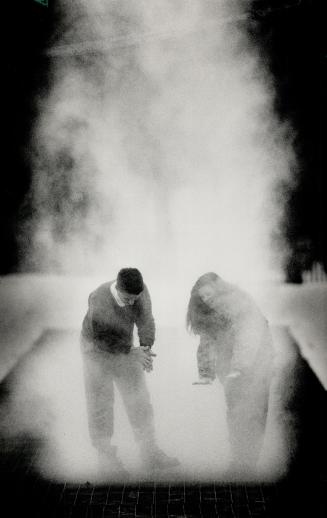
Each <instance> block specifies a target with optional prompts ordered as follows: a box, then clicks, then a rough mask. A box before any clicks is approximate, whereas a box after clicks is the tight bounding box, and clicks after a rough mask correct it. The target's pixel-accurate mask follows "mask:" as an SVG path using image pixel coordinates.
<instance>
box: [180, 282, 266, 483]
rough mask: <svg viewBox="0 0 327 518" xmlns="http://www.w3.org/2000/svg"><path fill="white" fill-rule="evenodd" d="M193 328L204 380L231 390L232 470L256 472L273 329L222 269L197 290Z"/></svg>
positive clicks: (191, 318)
mask: <svg viewBox="0 0 327 518" xmlns="http://www.w3.org/2000/svg"><path fill="white" fill-rule="evenodd" d="M186 320H187V327H188V329H189V330H190V331H191V332H193V333H194V334H195V335H199V336H200V344H199V347H198V351H197V361H198V371H199V381H197V382H196V383H195V384H208V383H212V382H213V381H214V380H215V378H218V379H219V380H220V382H221V383H222V385H223V387H224V391H225V397H226V406H227V424H228V430H229V438H230V445H231V454H232V468H231V470H232V472H234V474H235V475H236V476H237V475H240V474H242V473H244V474H246V476H251V474H252V475H254V473H255V468H256V464H257V462H258V459H259V455H260V451H261V448H262V444H263V439H264V433H265V426H266V421H267V414H268V398H269V387H270V381H271V374H272V365H273V349H272V340H271V336H270V330H269V327H268V323H267V320H266V318H265V317H264V316H263V315H262V313H261V312H260V310H259V309H258V307H257V306H256V304H255V302H254V301H253V300H252V298H251V297H250V296H249V295H248V294H247V293H245V292H243V291H242V290H241V289H239V288H238V287H237V286H234V285H232V284H230V283H228V282H225V281H224V280H223V279H221V278H220V277H219V276H218V275H217V274H216V273H213V272H210V273H206V274H204V275H202V276H201V277H200V278H199V279H198V280H197V281H196V283H195V285H194V286H193V288H192V291H191V297H190V301H189V304H188V311H187V319H186Z"/></svg>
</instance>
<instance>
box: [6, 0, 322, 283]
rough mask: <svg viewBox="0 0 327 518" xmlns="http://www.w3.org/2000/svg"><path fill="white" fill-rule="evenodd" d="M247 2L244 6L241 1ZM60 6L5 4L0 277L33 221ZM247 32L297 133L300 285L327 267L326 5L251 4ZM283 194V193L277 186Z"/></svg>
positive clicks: (289, 274) (290, 228)
mask: <svg viewBox="0 0 327 518" xmlns="http://www.w3.org/2000/svg"><path fill="white" fill-rule="evenodd" d="M240 1H242V0H240ZM55 3H56V1H55V0H49V5H48V7H46V6H44V5H42V4H40V3H38V2H36V0H24V3H23V2H21V3H19V4H18V3H17V2H9V1H8V2H7V4H8V5H7V4H6V5H5V6H3V11H4V16H3V24H4V25H6V26H7V28H8V29H9V32H8V36H7V37H6V38H7V44H6V46H5V47H4V48H5V51H4V52H3V54H4V55H3V56H2V58H3V60H4V65H3V71H4V74H3V78H4V79H3V84H4V87H5V95H4V107H3V117H4V120H3V129H4V131H3V137H2V138H3V146H2V152H3V153H4V157H3V164H4V165H3V175H2V178H3V185H2V190H1V203H0V208H1V229H0V232H1V244H2V246H1V248H2V254H1V255H0V274H2V275H5V274H8V273H14V272H16V271H18V270H19V269H20V268H19V265H20V258H19V255H20V253H19V245H18V242H17V238H16V235H17V229H18V228H19V222H20V220H21V219H24V218H25V217H26V216H29V215H30V212H31V211H32V207H31V206H30V205H29V203H28V202H26V197H27V194H28V191H29V187H30V182H31V169H30V162H29V152H30V151H29V143H30V138H31V134H30V131H31V128H32V125H33V122H34V120H35V117H36V104H35V99H36V98H37V96H38V94H40V93H41V94H42V92H44V90H46V89H47V85H48V83H49V81H50V78H49V71H50V61H49V59H48V58H47V56H46V55H45V53H44V50H45V49H46V48H47V47H48V46H49V44H50V42H51V40H54V39H56V37H57V35H58V34H57V31H58V30H59V29H58V28H59V27H60V24H59V23H58V22H59V20H58V14H57V13H56V5H55ZM250 11H251V16H250V21H249V23H248V31H249V34H250V35H251V37H252V38H253V39H254V40H255V41H256V42H257V44H259V45H260V48H261V51H262V54H263V56H264V59H265V60H266V62H267V64H268V67H269V68H270V71H271V73H272V75H273V77H274V80H275V87H276V98H275V108H276V112H277V113H278V114H279V117H280V119H281V120H285V121H289V122H290V123H291V125H292V126H293V128H294V130H295V135H296V136H295V151H296V154H297V157H298V172H297V174H298V182H297V186H296V188H294V189H293V190H292V191H287V200H288V201H287V218H286V219H285V223H284V225H283V228H282V233H283V234H284V236H286V237H287V239H288V241H289V243H290V244H291V247H292V254H291V257H290V259H289V261H288V263H287V264H285V279H286V280H287V281H289V282H300V280H301V271H302V270H303V269H309V268H310V267H311V265H312V263H313V262H314V261H320V262H321V263H323V264H324V266H325V269H326V265H327V238H326V232H325V229H326V223H327V210H326V204H325V197H326V193H327V183H326V175H325V174H324V172H325V170H326V152H325V143H326V131H325V129H326V97H325V92H326V63H327V48H326V43H325V40H324V37H323V33H324V30H325V29H326V27H325V21H326V19H325V8H324V6H323V0H302V1H301V0H253V2H252V8H251V9H250ZM280 189H281V192H282V191H283V193H284V195H285V191H284V188H283V186H282V185H281V186H280Z"/></svg>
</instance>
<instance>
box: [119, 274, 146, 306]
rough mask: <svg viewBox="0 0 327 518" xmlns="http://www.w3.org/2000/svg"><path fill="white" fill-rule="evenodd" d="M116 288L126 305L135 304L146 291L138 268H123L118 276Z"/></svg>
mask: <svg viewBox="0 0 327 518" xmlns="http://www.w3.org/2000/svg"><path fill="white" fill-rule="evenodd" d="M116 288H117V291H118V292H119V296H120V298H121V300H122V302H124V304H128V305H132V304H134V302H135V301H136V300H137V299H138V298H139V296H140V294H141V293H142V291H143V289H144V283H143V277H142V274H141V272H139V270H137V269H136V268H122V269H121V270H120V272H119V273H118V276H117V284H116Z"/></svg>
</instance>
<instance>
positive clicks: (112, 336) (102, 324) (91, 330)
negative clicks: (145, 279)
mask: <svg viewBox="0 0 327 518" xmlns="http://www.w3.org/2000/svg"><path fill="white" fill-rule="evenodd" d="M113 283H114V281H110V282H106V283H104V284H102V285H101V286H99V287H98V288H97V289H96V290H95V291H93V292H92V293H91V294H90V296H89V300H88V311H87V313H86V315H85V317H84V320H83V324H82V346H83V348H84V350H92V349H93V350H97V351H105V352H110V353H125V354H127V353H129V351H130V349H131V347H132V345H133V329H134V324H135V325H136V326H137V330H138V336H139V340H140V345H141V346H148V347H152V345H153V343H154V339H155V323H154V318H153V315H152V306H151V299H150V295H149V292H148V289H147V287H146V286H145V285H144V290H143V292H142V293H141V295H140V297H139V298H138V299H137V300H136V301H135V302H134V304H133V305H131V306H129V305H126V306H123V307H121V306H119V305H118V304H117V302H116V301H115V299H114V297H113V295H112V293H111V289H110V287H111V285H112V284H113Z"/></svg>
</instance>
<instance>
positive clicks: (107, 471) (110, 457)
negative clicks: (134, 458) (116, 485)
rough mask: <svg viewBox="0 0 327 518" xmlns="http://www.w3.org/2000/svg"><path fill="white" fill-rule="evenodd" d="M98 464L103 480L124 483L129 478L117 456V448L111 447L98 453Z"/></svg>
mask: <svg viewBox="0 0 327 518" xmlns="http://www.w3.org/2000/svg"><path fill="white" fill-rule="evenodd" d="M98 464H99V471H100V476H101V477H105V478H108V477H109V478H114V479H115V480H119V481H124V480H126V479H127V478H128V477H129V473H128V471H127V470H126V469H125V467H124V465H123V463H122V462H121V460H120V459H119V457H118V456H117V447H116V446H111V447H110V449H106V450H105V451H100V450H99V451H98Z"/></svg>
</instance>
